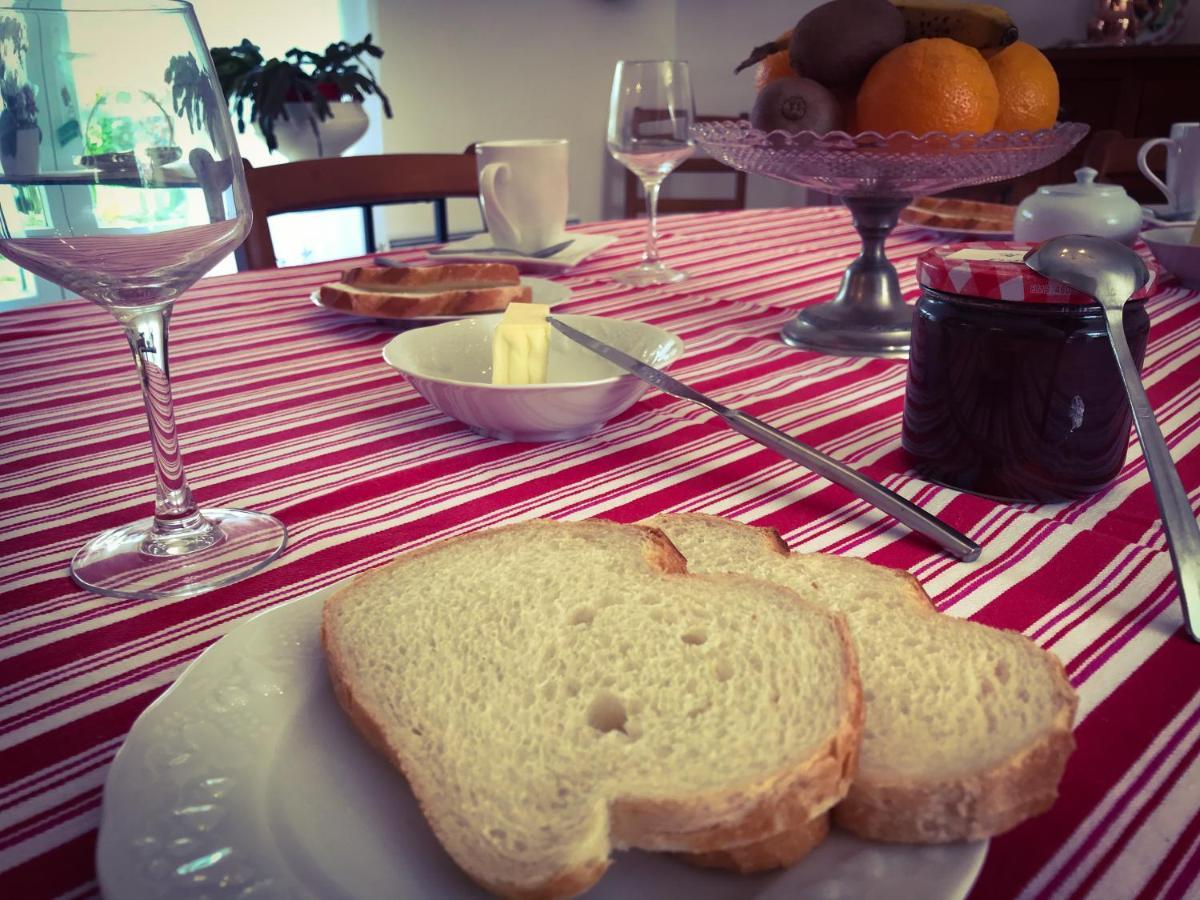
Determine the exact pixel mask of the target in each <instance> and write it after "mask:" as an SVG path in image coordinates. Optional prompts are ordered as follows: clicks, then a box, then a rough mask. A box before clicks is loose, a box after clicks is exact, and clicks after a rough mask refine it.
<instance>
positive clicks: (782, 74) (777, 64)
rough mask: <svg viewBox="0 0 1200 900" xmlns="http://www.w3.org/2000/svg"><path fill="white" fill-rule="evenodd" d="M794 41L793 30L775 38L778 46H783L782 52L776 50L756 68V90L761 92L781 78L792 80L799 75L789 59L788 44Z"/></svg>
mask: <svg viewBox="0 0 1200 900" xmlns="http://www.w3.org/2000/svg"><path fill="white" fill-rule="evenodd" d="M791 39H792V32H791V29H788V30H787V31H785V32H784V33H783V34H781V35H779V37H777V38H775V43H776V44H782V45H783V49H782V50H776V51H775V52H774V53H772V54H771V55H770V56H766V57H764V58H763V60H762V61H761V62H760V63H759V64H758V65H757V66H755V67H754V90H756V91H761V90H762V89H763V88H765V87H766V86H767V85H768V84H770V83H771V82H772V81H778V80H779V79H780V78H791V77H792V76H793V75H799V74H800V73H799V72H797V71H796V70H795V69H793V68H792V63H791V61H790V60H789V59H788V42H790V41H791Z"/></svg>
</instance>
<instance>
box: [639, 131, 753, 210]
mask: <svg viewBox="0 0 1200 900" xmlns="http://www.w3.org/2000/svg"><path fill="white" fill-rule="evenodd" d="M644 112H645V113H646V116H645V121H654V120H655V119H656V118H659V116H657V115H655V113H656V112H657V111H656V110H644ZM735 118H736V119H746V118H749V116H748V115H747V114H746V113H740V114H739V115H737V116H696V117H695V119H694V121H696V122H727V121H729V120H730V119H735ZM635 127H636V124H635ZM675 172H683V173H691V174H702V175H719V176H721V179H724V181H725V182H727V183H728V182H729V181H730V180H731V179H732V185H733V193H732V194H729V193H726V194H725V195H723V196H717V197H714V196H704V197H685V196H680V193H679V180H678V179H674V180H673V181H672V182H671V188H672V190H671V196H663V195H659V198H658V211H659V212H660V213H683V212H709V211H713V210H722V209H745V208H746V173H745V172H741V171H738V170H736V169H731V168H729V166H727V165H725V164H724V163H721V162H718V161H717V160H715V159H712V158H711V157H708V156H693V157H692V158H691V159H685V160H684V161H683V162H682V163H681V164H680V165H679V167H678V168H677V169H675ZM672 174H674V173H672ZM641 187H642V181H641V179H640V178H638V177H637V176H636V175H634V174H633V173H632V172H630V171H629V170H626V171H625V218H627V219H633V218H636V217H637V216H639V215H645V213H646V201H645V199H644V197H643V194H642V190H641Z"/></svg>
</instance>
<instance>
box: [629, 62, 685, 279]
mask: <svg viewBox="0 0 1200 900" xmlns="http://www.w3.org/2000/svg"><path fill="white" fill-rule="evenodd" d="M694 117H695V112H694V110H693V108H692V81H691V77H690V75H689V74H688V65H687V63H686V62H682V61H680V60H650V61H630V60H622V61H621V62H619V63H617V69H616V72H615V73H614V74H613V84H612V98H611V101H610V103H609V107H608V152H609V153H611V154H612V155H613V158H614V159H616V160H617V161H618V162H620V163H621V165H623V166H625V167H626V168H627V169H629V171H631V172H633V173H634V174H635V175H637V176H638V178H640V179H641V181H642V187H643V188H644V189H645V192H646V215H647V220H648V221H647V225H646V249H645V251H644V252H643V253H642V262H641V264H640V265H638V266H636V267H635V268H633V269H630V270H628V271H625V272H620V273H618V274H617V275H615V276H613V277H614V278H615V279H616V280H617V281H620V282H622V283H624V284H637V285H641V284H670V283H671V282H675V281H682V280H683V279H685V278H687V273H686V272H679V271H676V270H674V269H671V268H670V267H669V266H667V265H665V264H664V263H663V262H662V261H661V260H660V259H659V257H658V215H657V214H658V190H659V188H660V187H661V186H662V183H663V179H665V178H666V177H667V175H669V174H670V173H671V172H673V171H674V170H675V168H676V167H677V166H678V165H679V164H680V163H681V162H683V161H684V160H685V159H687V158H688V157H689V156H691V155H692V154H693V153H694V152H695V149H696V148H695V144H694V143H693V141H692V138H691V134H690V129H691V125H692V120H693V118H694Z"/></svg>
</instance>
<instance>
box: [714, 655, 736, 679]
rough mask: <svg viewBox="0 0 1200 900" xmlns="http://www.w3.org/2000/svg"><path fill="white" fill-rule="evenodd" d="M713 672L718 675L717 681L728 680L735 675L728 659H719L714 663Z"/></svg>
mask: <svg viewBox="0 0 1200 900" xmlns="http://www.w3.org/2000/svg"><path fill="white" fill-rule="evenodd" d="M713 674H714V675H716V676H717V681H728V680H729V679H730V678H732V677H733V666H732V665H730V663H729V660H727V659H718V660H717V661H716V664H715V665H713Z"/></svg>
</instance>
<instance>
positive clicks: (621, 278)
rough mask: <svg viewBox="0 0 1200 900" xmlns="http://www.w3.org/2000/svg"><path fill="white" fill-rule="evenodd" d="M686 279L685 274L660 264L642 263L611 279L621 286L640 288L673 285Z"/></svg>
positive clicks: (686, 275)
mask: <svg viewBox="0 0 1200 900" xmlns="http://www.w3.org/2000/svg"><path fill="white" fill-rule="evenodd" d="M687 277H688V274H687V272H678V271H676V270H675V269H670V268H668V267H667V266H664V265H663V264H662V263H643V264H642V265H640V266H638V267H636V268H633V269H626V270H625V271H624V272H618V273H617V274H616V275H614V276H613V277H612V278H613V281H616V282H619V283H621V284H632V285H635V286H640V285H646V284H675V283H676V282H677V281H683V280H685V279H686V278H687Z"/></svg>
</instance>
